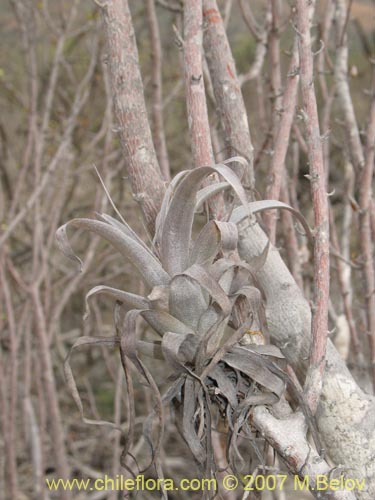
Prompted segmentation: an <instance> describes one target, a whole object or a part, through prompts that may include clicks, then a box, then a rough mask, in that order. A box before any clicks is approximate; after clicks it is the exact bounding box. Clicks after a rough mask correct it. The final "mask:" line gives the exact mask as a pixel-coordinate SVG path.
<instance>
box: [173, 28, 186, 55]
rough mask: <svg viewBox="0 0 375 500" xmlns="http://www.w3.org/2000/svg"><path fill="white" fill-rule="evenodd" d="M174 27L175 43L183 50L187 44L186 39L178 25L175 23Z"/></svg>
mask: <svg viewBox="0 0 375 500" xmlns="http://www.w3.org/2000/svg"><path fill="white" fill-rule="evenodd" d="M172 27H173V32H174V34H175V39H174V43H175V44H176V45H177V47H178V48H179V49H180V50H182V49H183V47H184V45H185V42H184V39H183V38H182V36H181V33H180V32H179V31H178V29H177V26H176V25H175V24H174V25H173V26H172Z"/></svg>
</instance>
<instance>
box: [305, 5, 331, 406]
mask: <svg viewBox="0 0 375 500" xmlns="http://www.w3.org/2000/svg"><path fill="white" fill-rule="evenodd" d="M309 10H310V2H309V0H297V29H298V36H299V39H298V42H299V56H300V74H301V91H302V101H303V108H304V117H305V127H306V139H307V148H308V158H309V170H310V177H309V179H310V183H311V194H312V202H313V210H314V225H315V241H314V305H313V317H312V345H311V351H310V365H309V369H308V372H307V377H306V384H305V391H306V396H307V400H308V403H309V405H310V408H311V410H312V411H313V412H315V411H316V408H317V405H318V402H319V397H320V393H321V389H322V381H323V373H324V368H325V355H326V348H327V335H328V302H329V218H328V198H327V192H326V174H325V170H324V163H323V147H322V140H321V136H320V128H319V118H318V109H317V104H316V96H315V89H314V82H313V53H312V48H311V35H310V15H309V14H310V12H309Z"/></svg>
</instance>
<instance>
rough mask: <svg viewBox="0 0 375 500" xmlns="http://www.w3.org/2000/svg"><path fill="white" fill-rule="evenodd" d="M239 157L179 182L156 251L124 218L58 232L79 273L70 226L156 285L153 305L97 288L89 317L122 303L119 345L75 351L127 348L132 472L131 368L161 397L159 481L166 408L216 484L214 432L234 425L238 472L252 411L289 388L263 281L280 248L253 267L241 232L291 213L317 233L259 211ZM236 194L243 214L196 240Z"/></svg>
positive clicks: (168, 198)
mask: <svg viewBox="0 0 375 500" xmlns="http://www.w3.org/2000/svg"><path fill="white" fill-rule="evenodd" d="M234 160H235V161H236V162H237V163H238V162H241V161H242V162H243V160H242V159H240V158H233V159H231V160H227V161H226V162H224V163H223V164H219V165H215V166H207V167H201V168H198V169H195V170H186V171H183V172H181V173H179V174H178V175H177V176H176V177H175V178H174V179H173V180H172V181H171V183H170V185H169V187H168V189H167V191H166V194H165V197H164V200H163V203H162V206H161V210H160V213H159V215H158V217H157V221H156V231H155V237H154V240H153V245H152V249H150V248H148V246H147V245H146V244H145V243H144V242H143V241H142V240H141V239H140V238H139V236H138V235H137V234H136V233H135V232H134V231H133V230H132V229H131V228H130V226H129V225H128V224H127V223H126V222H125V220H124V219H123V218H122V217H121V216H120V219H121V220H117V219H115V218H113V217H111V216H109V215H105V214H97V215H96V217H97V220H93V219H73V220H71V221H69V222H68V223H67V224H65V225H63V226H61V227H60V228H59V229H58V231H57V234H56V237H57V242H58V244H59V247H60V249H61V250H62V252H63V253H64V254H65V255H66V256H67V257H69V258H71V259H72V260H74V261H78V262H79V263H80V264H82V263H81V261H80V259H79V258H78V257H77V256H76V255H75V253H74V252H73V250H72V248H71V246H70V244H69V241H68V238H67V228H68V227H75V228H80V229H85V230H88V231H92V232H94V233H96V234H98V235H100V236H101V237H102V238H104V239H105V240H107V241H108V242H109V243H110V244H111V245H112V246H113V247H114V248H115V249H116V250H118V251H119V252H120V253H121V255H122V256H123V257H125V258H126V259H128V260H129V261H130V262H131V263H132V264H133V265H134V267H135V268H136V269H137V271H138V272H139V274H140V275H141V277H142V279H143V280H144V282H145V284H146V285H147V286H148V288H149V292H150V293H149V294H148V295H147V296H145V297H142V296H139V295H136V294H133V293H129V292H126V291H123V290H118V289H114V288H111V287H109V286H105V285H102V286H96V287H95V288H93V289H92V290H90V291H89V293H88V294H87V296H86V304H87V313H89V311H90V298H91V297H93V296H94V295H98V294H106V295H109V296H110V297H112V298H113V299H114V301H115V309H114V322H115V328H116V336H115V337H112V338H103V337H100V338H94V337H81V338H80V339H78V340H77V341H76V342H75V344H74V345H73V347H72V350H73V349H75V348H77V347H79V346H82V345H93V344H94V345H95V344H104V345H110V346H117V347H118V348H119V350H120V354H121V362H122V365H123V368H124V372H125V377H126V382H127V384H126V387H127V397H128V400H129V409H130V412H131V415H130V416H129V420H130V428H129V431H128V433H127V436H126V445H125V449H124V452H123V455H122V462H123V463H125V458H126V455H127V454H128V453H130V451H131V448H132V444H133V438H134V420H135V414H134V413H135V410H134V408H135V403H134V400H133V398H134V396H133V381H132V376H131V371H130V363H131V364H132V365H133V367H134V368H135V370H136V371H137V373H138V374H139V375H140V377H141V378H142V380H143V381H144V382H145V384H147V386H148V387H149V388H150V389H151V393H152V396H153V398H154V411H153V413H152V414H151V415H148V416H147V418H146V417H145V419H144V425H143V433H144V437H145V440H146V442H147V443H148V444H149V445H150V449H151V455H150V456H151V459H150V465H155V467H156V471H157V473H158V474H159V475H162V468H161V461H160V450H161V447H162V443H163V430H164V412H165V407H166V406H169V407H170V408H172V410H173V412H172V413H173V415H174V416H175V419H176V424H177V427H178V429H179V431H180V433H181V435H182V436H183V438H184V440H185V441H186V443H187V445H188V446H189V448H190V450H191V453H192V455H193V457H194V459H195V461H196V463H197V464H198V466H199V467H200V469H201V472H202V474H205V476H206V477H207V476H212V475H213V474H215V472H216V470H217V469H216V465H215V459H214V456H213V451H212V443H211V429H213V428H215V426H217V425H218V420H219V419H223V420H224V423H225V428H226V429H227V439H228V441H227V459H228V463H229V466H230V467H231V468H232V470H234V471H238V470H239V469H238V464H237V463H236V462H239V461H240V459H241V453H240V450H239V449H238V444H237V443H238V438H239V436H241V437H244V436H245V437H246V436H247V437H248V438H250V439H251V438H252V437H253V435H254V430H253V429H252V427H251V424H250V420H249V415H250V413H251V411H252V408H253V406H254V405H259V404H267V405H272V404H274V403H275V402H277V401H278V400H279V399H280V397H281V396H282V394H283V392H284V389H285V374H284V372H283V369H282V368H283V365H284V364H285V360H284V357H283V355H282V354H281V352H280V351H279V349H278V348H277V347H276V346H273V345H270V344H268V345H267V324H266V319H265V313H264V303H263V297H262V291H261V290H260V289H259V286H258V285H257V280H256V275H255V273H256V271H257V270H259V269H260V268H261V266H262V265H263V263H264V262H265V259H266V256H267V252H268V251H269V247H270V244H269V243H268V244H267V245H266V247H265V248H264V251H263V252H262V253H261V254H260V255H259V256H258V257H257V258H255V259H254V260H253V261H251V262H244V261H242V260H241V259H240V258H239V255H238V253H237V242H238V224H240V223H241V222H243V221H245V219H248V220H249V223H252V222H254V220H255V213H256V212H260V211H262V210H268V209H271V208H284V209H287V210H290V211H292V212H293V213H294V214H295V215H296V216H297V217H298V219H299V220H300V222H301V223H302V225H303V226H304V228H305V230H306V232H307V233H309V227H308V225H307V223H306V221H305V220H304V218H303V217H302V216H301V215H300V214H299V213H298V212H296V211H295V210H294V209H292V208H291V207H289V206H288V205H286V204H284V203H281V202H278V201H273V200H272V201H271V200H270V201H267V200H263V201H256V202H251V203H248V202H247V199H246V194H245V191H244V188H243V187H242V184H241V181H240V179H239V177H238V176H237V175H236V173H235V172H234V170H232V169H231V168H230V166H229V165H230V163H231V162H232V161H234ZM212 173H216V174H219V176H220V178H222V179H223V180H221V181H220V182H217V183H216V184H211V185H209V186H206V187H203V188H201V184H202V181H203V180H204V179H205V178H206V177H207V176H209V175H210V174H212ZM200 188H201V189H200ZM228 188H232V189H233V191H234V193H235V194H236V196H237V197H238V199H239V201H240V204H239V206H237V208H235V209H234V210H233V205H232V206H231V210H228V214H227V220H226V221H218V220H209V221H208V222H207V223H206V224H205V225H204V227H203V229H202V230H201V231H200V233H199V234H198V236H197V237H196V238H195V240H193V238H192V227H193V221H194V215H195V213H196V212H197V211H199V210H200V209H201V208H202V206H204V204H205V203H206V202H207V201H208V200H209V198H210V197H211V196H213V195H214V194H217V193H218V192H220V191H221V190H224V189H228ZM118 215H119V214H118ZM138 316H141V317H142V318H143V319H144V320H145V321H146V322H147V323H148V325H149V326H150V327H151V328H152V329H153V330H154V331H155V332H157V334H159V335H160V338H161V339H160V340H158V341H146V340H142V339H140V338H138V335H137V328H136V319H137V317H138ZM72 350H71V351H70V354H71V352H72ZM70 354H69V355H68V358H67V360H66V363H65V374H66V379H67V381H68V384H69V388H70V390H71V392H72V394H73V397H74V399H75V401H76V403H77V405H78V408H79V409H80V412H81V415H82V418H84V416H83V406H82V402H81V399H80V396H79V393H78V390H77V387H76V384H75V381H74V378H73V375H72V371H71V368H70V364H69V360H70ZM149 356H151V357H154V358H157V359H158V360H160V362H164V363H165V365H166V368H168V369H169V372H170V373H169V377H168V381H169V385H168V388H167V390H166V391H165V392H164V393H163V394H161V391H160V389H159V387H160V385H159V386H158V384H157V383H156V381H155V379H154V377H153V375H152V373H151V371H150V369H149V367H148V366H147V361H146V359H147V357H149ZM133 373H134V371H133ZM85 421H88V422H91V423H93V421H89V420H87V419H85ZM96 423H97V422H96ZM155 424H157V425H155ZM242 472H243V471H242Z"/></svg>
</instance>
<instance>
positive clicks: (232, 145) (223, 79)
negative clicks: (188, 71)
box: [203, 0, 254, 188]
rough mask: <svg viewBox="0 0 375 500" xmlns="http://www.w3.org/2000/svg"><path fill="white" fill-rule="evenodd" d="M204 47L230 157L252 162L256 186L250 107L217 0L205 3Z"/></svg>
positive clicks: (251, 178)
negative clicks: (243, 90) (248, 111)
mask: <svg viewBox="0 0 375 500" xmlns="http://www.w3.org/2000/svg"><path fill="white" fill-rule="evenodd" d="M203 18H204V23H205V27H204V38H203V45H204V50H205V55H206V59H207V63H208V68H209V70H210V74H211V79H212V84H213V88H214V93H215V98H216V103H217V107H218V111H219V114H220V119H221V123H222V126H223V129H224V137H225V144H226V149H227V157H228V158H229V157H231V156H238V155H240V156H243V157H244V158H246V159H247V160H248V162H249V168H248V170H247V172H246V174H245V182H246V183H248V184H249V185H250V187H251V188H253V187H254V171H253V146H252V143H251V137H250V132H249V124H248V120H247V114H246V108H245V104H244V101H243V97H242V93H241V88H240V84H239V81H238V78H237V72H236V67H235V63H234V60H233V56H232V52H231V49H230V46H229V43H228V38H227V34H226V31H225V27H224V23H223V20H222V17H221V15H220V12H219V10H218V7H217V3H216V0H203Z"/></svg>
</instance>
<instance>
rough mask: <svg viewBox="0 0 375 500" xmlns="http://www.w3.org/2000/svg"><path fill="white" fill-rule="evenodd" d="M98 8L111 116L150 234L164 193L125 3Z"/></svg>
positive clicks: (119, 1) (114, 0) (109, 1)
mask: <svg viewBox="0 0 375 500" xmlns="http://www.w3.org/2000/svg"><path fill="white" fill-rule="evenodd" d="M100 5H101V12H102V17H103V22H104V31H105V38H106V42H107V46H108V66H109V72H110V76H111V83H112V92H113V102H114V110H115V116H116V119H117V122H118V125H119V128H118V132H119V137H120V140H121V146H122V150H123V154H124V157H125V160H126V166H127V170H128V172H129V178H130V182H131V185H132V191H133V195H134V198H135V199H136V201H138V202H139V204H140V206H141V208H142V212H143V214H144V217H145V219H146V223H147V226H148V229H149V231H150V232H151V234H152V233H153V231H154V223H155V219H156V215H157V213H158V211H159V208H160V204H161V200H162V197H163V193H164V189H165V188H164V183H163V180H162V177H161V173H160V168H159V165H158V162H157V158H156V154H155V149H154V144H153V142H152V136H151V130H150V125H149V122H148V118H147V111H146V106H145V101H144V95H143V83H142V78H141V73H140V69H139V58H138V49H137V45H136V40H135V34H134V29H133V23H132V19H131V15H130V11H129V5H128V2H127V0H107V1H105V2H103V3H101V4H100Z"/></svg>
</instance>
